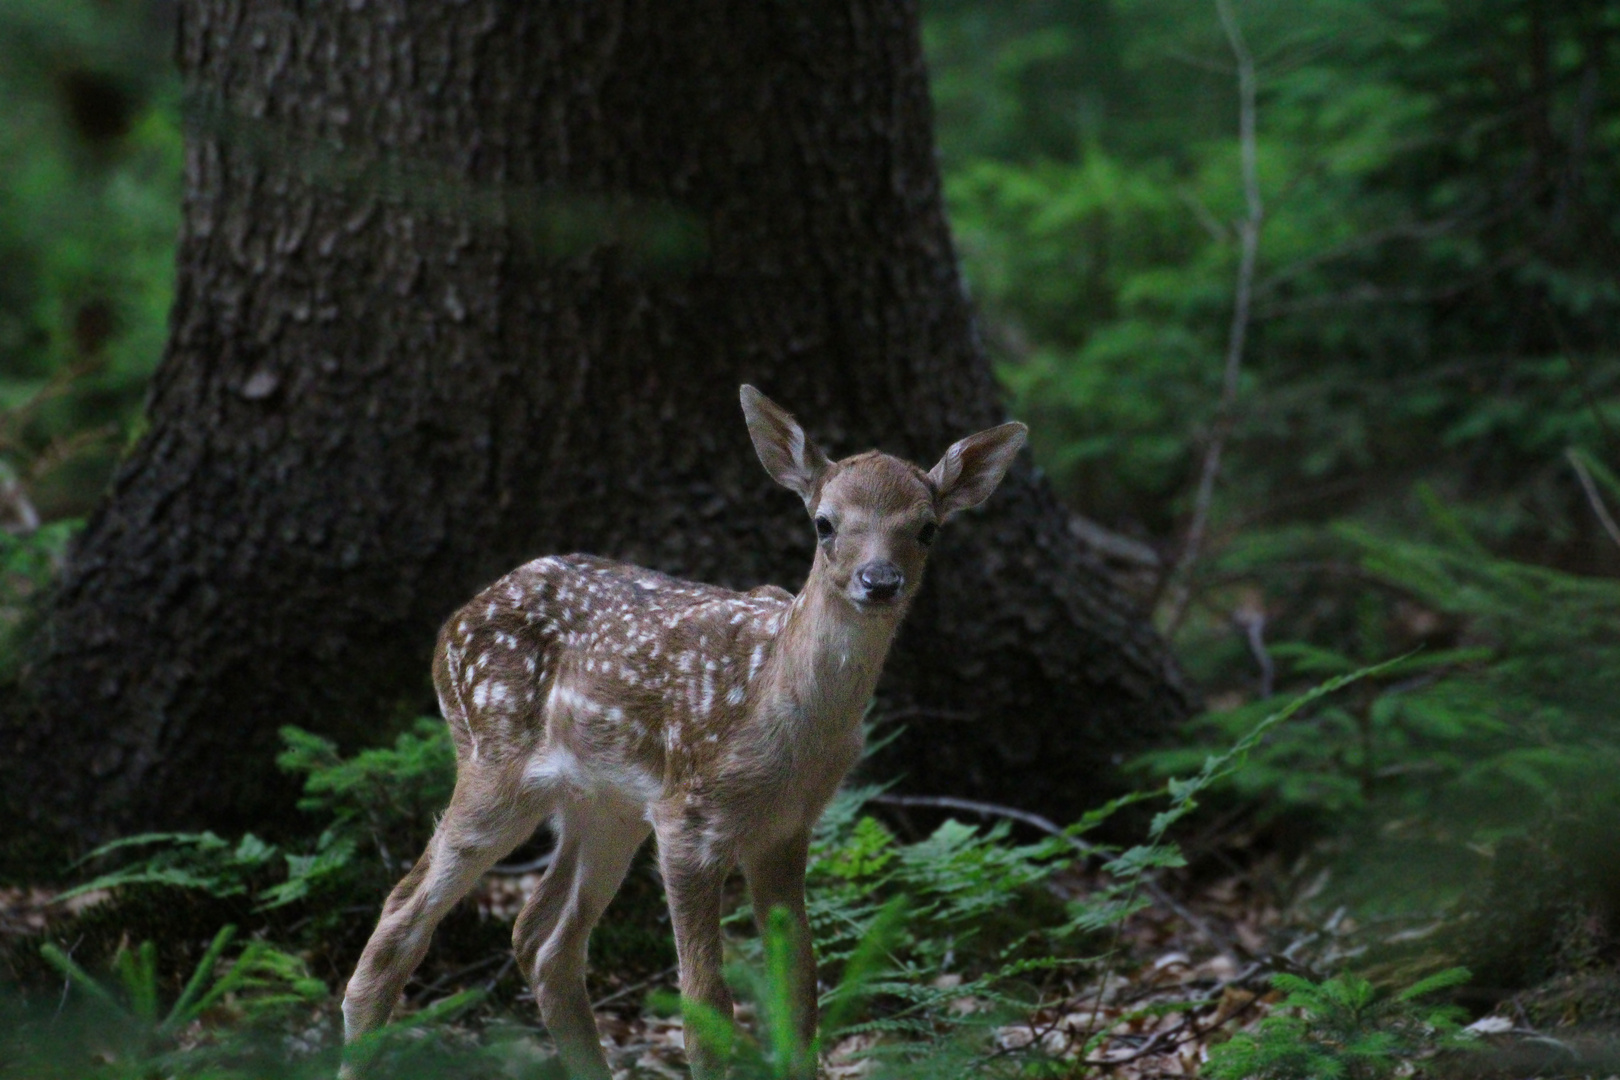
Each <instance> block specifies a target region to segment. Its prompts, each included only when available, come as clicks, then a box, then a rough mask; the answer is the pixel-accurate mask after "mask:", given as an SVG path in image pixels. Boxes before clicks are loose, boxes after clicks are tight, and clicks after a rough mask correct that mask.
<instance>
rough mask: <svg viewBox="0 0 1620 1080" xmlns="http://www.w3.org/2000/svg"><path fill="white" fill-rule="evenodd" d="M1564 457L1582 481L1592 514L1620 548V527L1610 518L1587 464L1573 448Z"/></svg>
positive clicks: (1565, 452) (1582, 487) (1582, 488)
mask: <svg viewBox="0 0 1620 1080" xmlns="http://www.w3.org/2000/svg"><path fill="white" fill-rule="evenodd" d="M1564 456H1565V457H1567V458H1569V464H1570V467H1571V468H1573V469H1574V470H1575V477H1576V479H1578V480H1580V482H1581V490H1582V491H1585V492H1586V501H1587V502H1589V503H1591V504H1592V513H1594V514H1596V515H1597V519H1598V523H1599V524H1600V525H1602V526H1603V531H1604V532H1606V533H1608V534H1609V539H1610V540H1613V541H1614V543H1615V546H1617V547H1620V526H1617V525H1616V524H1615V523H1614V518H1613V517H1611V516H1609V508H1608V507H1607V506H1605V505H1604V503H1603V496H1602V494H1601V493H1599V491H1598V489H1597V485H1596V484H1594V483H1593V482H1592V474H1591V473H1590V472H1588V471H1587V469H1586V465H1585V463H1583V462H1582V461H1581V459H1580V455H1578V454H1576V453H1575V451H1574V449H1573V448H1571V449H1569V450H1566V451H1564Z"/></svg>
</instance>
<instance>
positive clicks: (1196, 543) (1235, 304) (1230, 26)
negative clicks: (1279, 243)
mask: <svg viewBox="0 0 1620 1080" xmlns="http://www.w3.org/2000/svg"><path fill="white" fill-rule="evenodd" d="M1215 11H1216V13H1217V14H1219V15H1220V18H1221V29H1223V30H1224V31H1225V32H1226V40H1227V43H1228V44H1229V45H1230V46H1231V48H1232V56H1233V58H1234V59H1235V60H1236V61H1237V77H1238V147H1239V152H1240V155H1241V158H1242V167H1243V200H1244V203H1245V205H1246V208H1247V211H1248V214H1247V216H1246V217H1244V218H1243V220H1241V221H1239V222H1238V223H1237V229H1238V239H1239V241H1240V243H1241V245H1242V247H1241V250H1240V254H1239V257H1238V273H1237V293H1236V295H1235V296H1234V297H1233V300H1232V325H1231V329H1230V331H1229V332H1228V334H1227V338H1226V364H1225V368H1224V371H1223V372H1222V376H1221V398H1220V402H1219V404H1218V405H1217V406H1216V408H1215V422H1214V424H1213V425H1212V426H1211V429H1210V437H1209V443H1208V445H1207V446H1206V447H1205V448H1204V461H1203V465H1202V467H1201V468H1200V469H1199V475H1198V493H1197V495H1196V496H1195V497H1194V499H1193V515H1192V521H1191V522H1190V523H1189V524H1188V526H1187V537H1186V540H1185V541H1183V543H1182V545H1181V556H1180V557H1179V558H1178V559H1177V560H1176V563H1175V565H1174V566H1173V567H1172V568H1171V570H1170V572H1169V574H1167V575H1166V577H1165V585H1166V586H1168V592H1169V598H1170V601H1169V602H1170V609H1169V611H1168V613H1167V615H1166V618H1165V623H1164V625H1165V636H1166V637H1174V636H1175V633H1176V630H1177V629H1179V628H1180V626H1181V620H1182V619H1183V618H1185V617H1186V614H1187V603H1188V600H1189V599H1190V598H1191V595H1192V590H1191V588H1190V587H1189V586H1188V584H1187V576H1188V575H1189V574H1190V573H1191V571H1192V568H1193V566H1194V564H1196V563H1197V561H1198V555H1199V551H1200V549H1201V548H1202V547H1203V544H1204V533H1205V532H1206V531H1207V530H1208V528H1209V515H1210V504H1211V503H1212V502H1213V500H1214V497H1215V479H1216V477H1218V476H1219V475H1220V471H1221V454H1222V452H1223V451H1224V450H1225V449H1226V440H1227V439H1228V438H1229V437H1230V436H1231V434H1232V427H1233V425H1234V423H1235V421H1236V412H1237V393H1238V377H1239V375H1240V374H1241V373H1242V367H1243V347H1244V343H1245V341H1246V339H1247V337H1248V333H1249V307H1250V304H1251V302H1252V300H1253V296H1254V266H1255V261H1256V257H1257V256H1258V254H1259V251H1260V226H1261V223H1262V222H1263V221H1264V220H1265V204H1264V203H1262V202H1261V200H1260V170H1259V164H1258V152H1257V148H1256V141H1255V74H1254V57H1253V56H1251V55H1250V54H1249V46H1248V44H1247V43H1246V42H1245V41H1244V40H1243V30H1242V28H1241V27H1240V26H1238V23H1237V19H1236V18H1235V17H1234V16H1233V14H1232V7H1231V4H1230V2H1229V0H1215ZM1160 591H1161V592H1164V591H1166V590H1165V589H1163V588H1161V590H1160Z"/></svg>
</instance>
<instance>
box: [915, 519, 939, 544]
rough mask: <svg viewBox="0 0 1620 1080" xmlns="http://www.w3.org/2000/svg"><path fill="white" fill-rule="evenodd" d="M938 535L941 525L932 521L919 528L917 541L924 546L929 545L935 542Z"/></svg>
mask: <svg viewBox="0 0 1620 1080" xmlns="http://www.w3.org/2000/svg"><path fill="white" fill-rule="evenodd" d="M937 535H939V526H938V525H935V524H934V523H933V522H932V521H930V522H929V523H928V524H926V525H924V526H923V527H922V528H921V529H920V530H918V532H917V543H919V544H921V545H922V546H923V547H928V546H929V545H930V544H932V543H933V542H934V537H935V536H937Z"/></svg>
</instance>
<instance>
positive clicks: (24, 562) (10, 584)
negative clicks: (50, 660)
mask: <svg viewBox="0 0 1620 1080" xmlns="http://www.w3.org/2000/svg"><path fill="white" fill-rule="evenodd" d="M10 480H11V478H10V477H9V476H8V474H7V471H6V466H5V463H4V461H3V460H0V488H3V487H4V486H5V485H6V484H7V483H8V482H10ZM79 525H80V523H79V522H78V521H75V520H66V521H54V522H51V523H50V524H48V525H44V526H42V527H40V528H37V529H33V530H30V531H20V532H10V531H7V530H3V529H0V683H3V682H8V681H10V679H11V677H12V676H13V674H14V672H15V671H16V667H17V664H18V662H19V661H20V659H21V649H22V646H23V644H24V642H26V641H27V639H28V636H29V634H30V632H31V631H32V628H33V627H32V619H31V608H30V604H31V602H32V601H33V598H34V597H35V596H37V595H39V593H40V590H42V589H44V588H45V587H46V586H47V585H48V584H50V581H51V579H52V578H54V577H55V576H56V569H57V567H58V566H60V565H61V563H62V556H63V553H64V552H65V551H66V550H67V545H68V541H70V540H71V539H72V538H73V535H74V534H75V533H76V532H78V530H79Z"/></svg>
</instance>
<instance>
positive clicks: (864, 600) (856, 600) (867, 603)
mask: <svg viewBox="0 0 1620 1080" xmlns="http://www.w3.org/2000/svg"><path fill="white" fill-rule="evenodd" d="M849 599H850V602H851V603H853V604H854V605H855V610H856V611H859V612H860V613H861V614H863V615H883V614H886V613H887V612H890V611H893V610H894V609H895V608H897V607H899V606H900V595H899V594H898V593H896V594H895V595H894V596H883V597H879V596H852V597H850V598H849Z"/></svg>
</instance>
